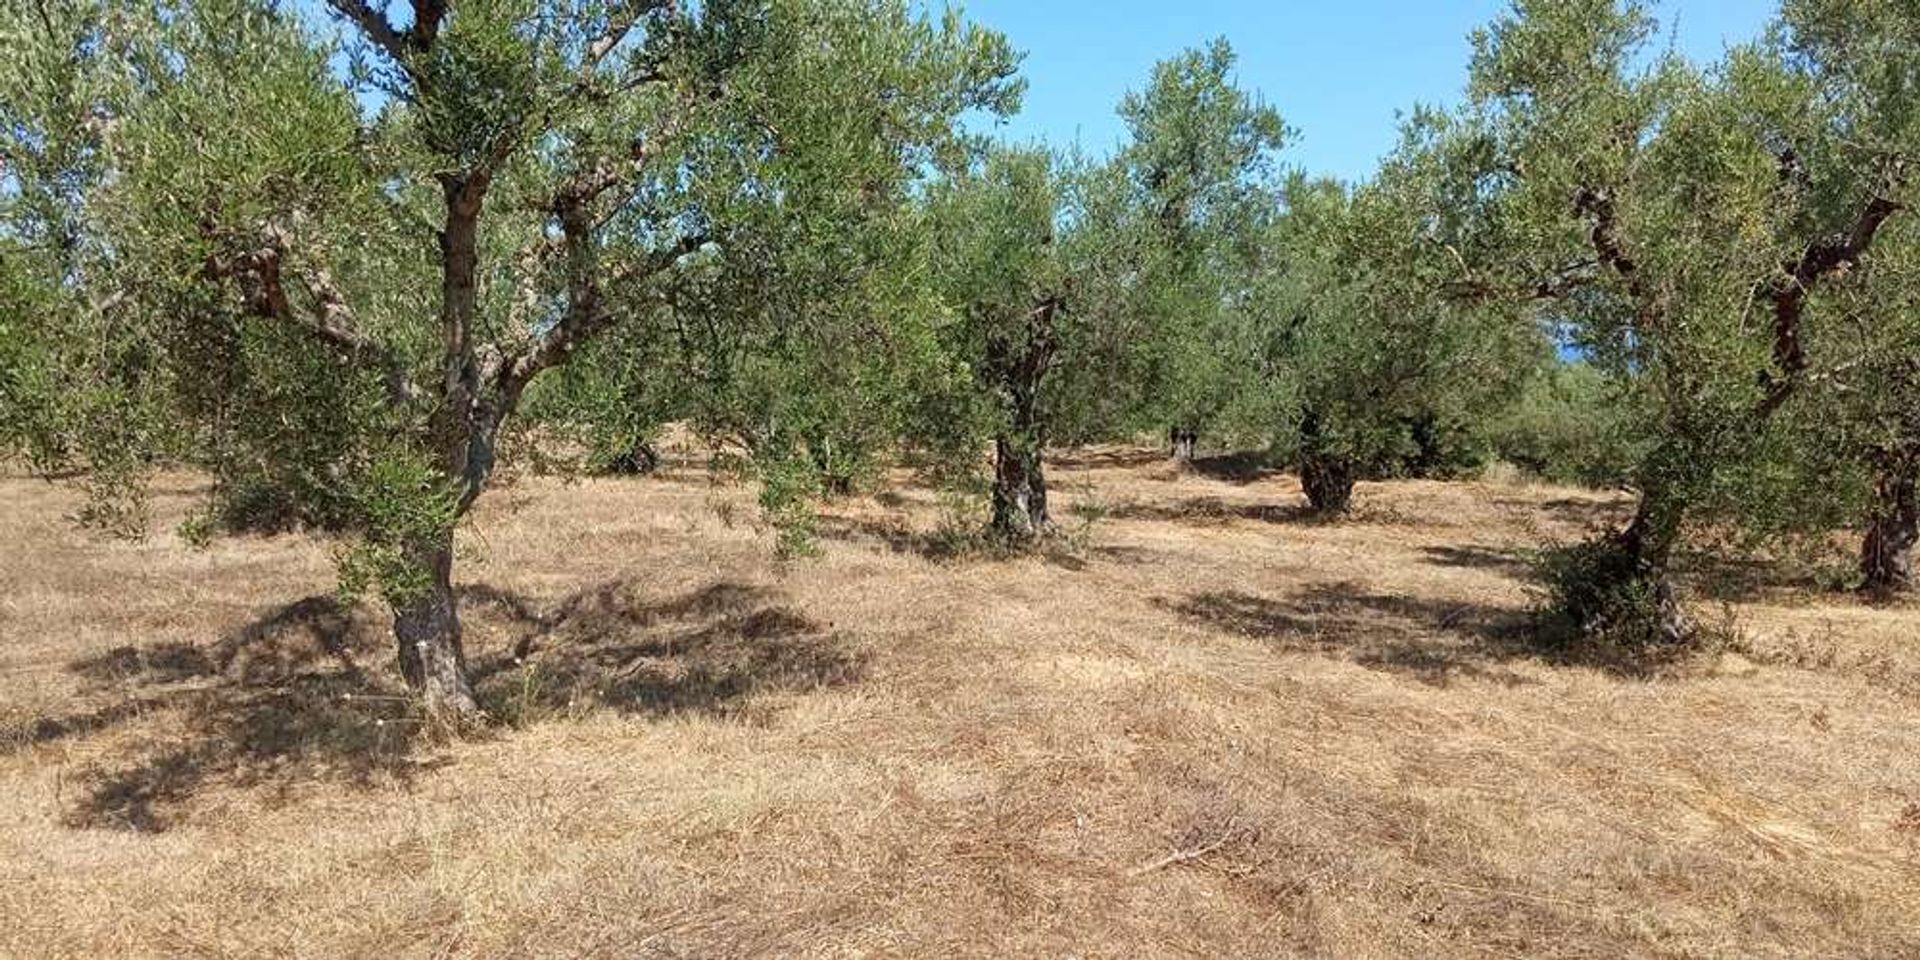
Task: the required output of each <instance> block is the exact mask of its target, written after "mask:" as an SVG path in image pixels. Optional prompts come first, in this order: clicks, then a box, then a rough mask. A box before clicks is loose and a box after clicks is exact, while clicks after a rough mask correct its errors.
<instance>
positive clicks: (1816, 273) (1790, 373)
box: [1760, 196, 1906, 416]
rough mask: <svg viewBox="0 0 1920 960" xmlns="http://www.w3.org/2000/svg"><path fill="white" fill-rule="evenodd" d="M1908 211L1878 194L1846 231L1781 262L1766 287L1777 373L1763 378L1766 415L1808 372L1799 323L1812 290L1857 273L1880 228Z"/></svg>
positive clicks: (1774, 363)
mask: <svg viewBox="0 0 1920 960" xmlns="http://www.w3.org/2000/svg"><path fill="white" fill-rule="evenodd" d="M1904 209H1906V208H1905V207H1904V206H1903V205H1901V204H1900V203H1898V202H1896V201H1893V200H1889V199H1887V198H1886V197H1881V196H1875V197H1874V198H1873V199H1871V200H1868V201H1867V204H1866V206H1864V207H1862V208H1861V210H1860V213H1859V215H1858V216H1856V217H1854V220H1853V224H1852V225H1851V226H1850V227H1848V228H1847V230H1846V231H1845V232H1844V233H1838V234H1834V235H1833V236H1830V237H1827V238H1825V239H1822V240H1818V241H1816V242H1814V243H1811V244H1809V245H1808V246H1807V248H1806V250H1804V251H1802V252H1801V254H1800V257H1799V259H1797V260H1789V261H1787V262H1785V263H1783V264H1781V265H1780V275H1779V276H1776V277H1774V278H1773V279H1771V280H1769V281H1766V282H1765V283H1764V284H1763V286H1764V288H1765V296H1766V297H1767V299H1768V300H1769V301H1771V302H1772V304H1773V369H1772V370H1769V371H1767V372H1766V373H1765V374H1763V375H1762V378H1761V379H1762V382H1763V383H1764V385H1765V386H1766V391H1767V392H1766V397H1765V398H1764V399H1763V400H1762V401H1761V403H1760V413H1761V414H1762V415H1763V416H1764V415H1766V414H1770V413H1772V412H1773V411H1774V410H1775V409H1777V408H1778V407H1779V406H1780V405H1781V404H1782V403H1784V402H1786V399H1787V397H1788V396H1789V395H1791V394H1792V393H1793V391H1794V389H1795V387H1796V386H1797V385H1798V382H1799V380H1800V379H1801V376H1802V375H1803V374H1804V373H1805V372H1806V370H1807V351H1806V345H1805V344H1804V343H1802V341H1801V337H1800V325H1801V320H1802V319H1803V318H1804V317H1805V315H1806V310H1807V298H1808V297H1809V296H1810V295H1811V294H1812V293H1813V289H1814V288H1815V287H1816V286H1818V285H1819V283H1820V281H1821V280H1823V279H1825V278H1826V277H1829V276H1833V275H1835V274H1844V273H1846V272H1847V271H1848V270H1851V269H1853V267H1854V266H1855V265H1857V264H1858V263H1859V262H1860V258H1861V257H1862V256H1864V255H1866V252H1867V249H1868V248H1869V247H1871V246H1872V245H1873V238H1874V237H1875V236H1876V235H1877V234H1878V233H1879V232H1880V227H1881V225H1883V224H1885V223H1886V222H1887V220H1888V219H1890V218H1892V217H1893V215H1894V214H1896V213H1899V212H1900V211H1902V210H1904Z"/></svg>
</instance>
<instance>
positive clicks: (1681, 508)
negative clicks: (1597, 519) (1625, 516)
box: [1562, 487, 1694, 644]
mask: <svg viewBox="0 0 1920 960" xmlns="http://www.w3.org/2000/svg"><path fill="white" fill-rule="evenodd" d="M1685 515H1686V508H1685V505H1684V504H1683V503H1681V502H1680V501H1679V500H1677V499H1676V498H1674V497H1671V496H1669V495H1668V494H1667V493H1666V492H1665V491H1664V490H1663V489H1662V488H1660V487H1649V488H1647V489H1645V490H1643V491H1642V492H1641V494H1640V503H1639V505H1638V506H1637V507H1636V508H1635V509H1634V514H1633V521H1632V522H1631V523H1629V524H1627V526H1626V527H1625V528H1624V529H1622V530H1621V531H1619V532H1618V533H1614V534H1610V535H1608V536H1606V537H1604V538H1603V539H1601V540H1600V541H1598V542H1597V543H1595V544H1592V547H1593V550H1592V552H1591V554H1590V555H1589V557H1588V558H1587V560H1586V563H1585V565H1584V566H1583V567H1582V568H1581V569H1580V570H1579V571H1578V575H1579V576H1580V577H1581V578H1582V579H1583V581H1584V582H1581V583H1577V584H1569V585H1564V587H1563V592H1562V602H1563V603H1564V604H1565V609H1564V611H1563V612H1564V613H1566V614H1567V615H1568V616H1569V617H1570V618H1571V619H1572V620H1573V622H1574V623H1575V624H1577V625H1578V626H1579V627H1580V629H1581V630H1582V631H1583V632H1586V633H1588V634H1594V635H1605V634H1612V633H1615V632H1616V631H1619V630H1622V629H1629V630H1631V631H1633V632H1635V633H1638V634H1640V637H1639V639H1640V640H1642V641H1649V642H1653V643H1661V644H1680V643H1685V642H1686V641H1688V640H1690V639H1691V638H1692V636H1693V632H1694V631H1693V622H1692V620H1691V619H1689V618H1688V616H1687V613H1686V610H1685V608H1684V607H1682V605H1681V603H1680V596H1679V591H1678V590H1676V589H1675V587H1674V583H1673V578H1672V575H1671V573H1670V565H1671V562H1672V559H1673V550H1674V547H1675V546H1676V545H1678V543H1679V540H1680V529H1681V523H1682V521H1683V520H1684V519H1685Z"/></svg>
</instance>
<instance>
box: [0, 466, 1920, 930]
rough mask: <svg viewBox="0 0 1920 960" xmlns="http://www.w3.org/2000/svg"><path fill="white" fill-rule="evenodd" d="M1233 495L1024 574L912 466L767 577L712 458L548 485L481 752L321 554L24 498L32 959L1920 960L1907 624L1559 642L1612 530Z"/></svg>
mask: <svg viewBox="0 0 1920 960" xmlns="http://www.w3.org/2000/svg"><path fill="white" fill-rule="evenodd" d="M1204 466H1206V465H1203V467H1204ZM1215 466H1217V467H1218V469H1204V470H1202V471H1201V472H1197V473H1189V474H1183V473H1179V472H1176V471H1174V470H1173V469H1171V468H1170V467H1168V466H1167V465H1165V464H1164V463H1162V462H1161V461H1160V460H1159V459H1158V457H1156V456H1154V455H1153V454H1151V453H1148V452H1144V451H1132V450H1124V449H1097V450H1086V451H1076V452H1071V453H1063V454H1061V455H1059V456H1057V457H1056V458H1055V459H1054V463H1053V473H1054V479H1055V482H1056V483H1057V484H1058V485H1059V487H1060V489H1061V492H1060V494H1059V495H1058V496H1059V499H1060V500H1061V501H1062V502H1063V503H1064V504H1066V505H1069V506H1070V507H1071V508H1072V509H1071V510H1063V511H1061V512H1062V513H1063V515H1065V516H1066V517H1067V518H1068V519H1067V526H1068V528H1069V536H1068V538H1067V542H1066V543H1065V544H1063V545H1062V546H1060V547H1059V548H1057V549H1054V550H1051V551H1049V552H1048V553H1046V554H1044V555H1040V556H1033V557H1028V558H1023V559H1013V560H1007V559H994V558H990V557H983V556H977V555H970V554H963V555H960V556H950V555H947V553H946V545H947V544H946V540H945V539H943V537H942V536H941V527H942V524H944V523H950V522H951V520H952V517H951V513H950V509H949V508H948V507H947V506H944V505H943V504H942V502H941V501H940V500H939V498H937V497H935V496H934V495H933V494H932V493H930V492H928V491H925V490H922V489H918V488H915V487H913V486H911V485H910V484H907V483H905V482H904V481H902V482H901V483H898V484H896V485H895V486H894V487H893V488H892V489H891V490H889V491H887V492H883V493H881V494H879V495H878V496H876V497H872V498H866V499H861V500H858V501H854V502H849V503H843V504H840V505H837V506H835V507H833V508H831V509H830V510H829V512H828V515H827V516H826V517H825V518H824V519H823V521H822V525H821V541H820V542H821V548H822V549H821V555H820V556H818V557H815V558H811V559H804V560H798V561H793V562H788V563H781V562H778V561H776V560H775V558H774V556H773V550H772V546H773V542H774V539H773V536H772V534H771V533H770V532H769V531H767V530H764V529H761V528H759V527H758V526H757V525H756V524H755V523H754V520H753V516H754V514H753V510H752V506H751V496H750V493H749V492H748V491H745V490H742V489H740V488H738V487H734V486H729V485H726V484H720V483H715V482H714V481H712V480H711V479H710V478H709V477H707V476H706V475H704V474H703V473H701V472H700V471H698V470H696V469H693V468H691V467H689V466H681V467H678V468H675V469H672V470H669V471H667V472H666V473H665V474H664V475H662V476H659V477H655V478H650V479H633V480H587V481H582V482H572V483H569V482H564V481H561V480H559V479H551V478H541V477H531V476H529V477H522V478H519V479H517V480H515V481H514V482H513V483H511V484H510V485H508V486H506V487H505V488H503V489H499V490H496V491H494V492H493V493H490V494H489V495H488V497H487V498H486V499H485V500H484V501H483V502H482V508H481V509H480V510H479V513H478V516H477V517H476V518H475V519H474V521H473V522H472V524H471V525H470V528H469V529H467V530H464V531H463V533H462V549H461V560H460V564H459V567H458V570H457V571H456V576H457V578H458V579H459V581H460V583H461V584H462V588H463V590H462V596H463V604H464V610H465V612H466V615H467V617H468V641H469V645H470V650H471V654H472V657H473V660H474V664H475V669H476V672H477V673H479V674H480V675H481V676H482V677H483V679H482V680H481V681H480V684H481V689H482V693H483V697H484V698H485V700H486V702H487V704H488V706H489V709H490V710H491V711H492V713H493V714H494V715H495V717H496V718H497V722H496V724H495V725H494V726H493V728H492V729H491V730H490V731H488V732H485V733H483V734H481V735H477V736H471V737H468V738H464V739H454V740H447V739H444V738H437V737H433V736H426V735H422V734H421V732H420V729H419V726H420V725H419V724H418V722H417V721H416V720H415V718H414V717H413V716H412V714H411V710H410V707H409V706H408V704H407V702H406V700H405V698H404V697H401V696H400V692H401V691H399V690H397V689H396V688H395V686H394V683H393V681H392V679H391V678H392V676H393V668H392V662H393V657H392V654H391V652H390V650H389V648H388V640H387V633H386V629H387V625H386V621H385V618H384V617H382V616H381V615H380V614H379V612H378V611H377V610H375V609H372V608H369V607H345V606H342V605H341V604H340V603H339V602H338V601H337V600H335V599H334V598H333V593H332V591H333V578H332V572H331V571H332V567H331V561H330V556H331V552H332V549H333V547H332V546H331V545H330V544H329V543H328V542H327V541H325V540H323V539H318V538H311V537H306V536H281V537H273V538H242V539H230V540H222V541H217V542H215V543H214V544H212V545H211V546H209V547H207V548H206V549H203V550H195V549H193V548H191V547H189V546H187V545H185V544H184V543H182V542H181V541H180V540H179V538H178V537H177V535H176V534H175V533H173V532H172V530H173V527H174V525H175V524H176V523H177V522H178V520H179V518H180V517H181V516H183V515H184V514H185V512H186V511H187V510H188V509H190V508H191V506H192V505H193V502H194V500H193V496H194V494H195V492H196V490H197V489H198V481H196V480H195V479H194V478H192V477H186V476H170V477H166V478H163V482H162V483H161V484H160V486H159V488H158V494H157V497H156V500H155V517H154V530H155V533H154V535H153V536H152V537H150V538H149V539H148V540H146V541H145V542H141V543H125V542H113V541H108V540H103V539H99V538H97V537H94V536H92V535H89V534H86V533H84V532H81V531H79V530H77V529H75V528H74V527H73V526H72V524H71V523H69V522H68V521H67V520H65V519H63V514H66V513H70V512H71V511H72V510H73V509H74V508H75V507H76V506H77V503H78V501H77V498H76V497H75V495H74V494H73V493H72V492H71V491H70V490H69V489H68V488H66V487H63V486H59V485H49V484H46V483H43V482H40V481H34V480H28V479H24V478H12V479H0V558H4V559H0V955H4V956H19V957H57V956H74V957H82V956H84V957H99V956H121V957H125V956H159V955H166V956H242V955H300V956H316V957H321V956H324V957H336V956H378V957H429V956H434V957H439V956H566V957H662V958H665V957H746V956H800V957H827V956H832V957H848V956H940V957H946V956H1053V957H1067V956H1078V957H1151V956H1207V957H1212V956H1262V957H1265V956H1294V955H1297V956H1328V957H1374V956H1381V957H1394V956H1408V957H1413V956H1419V957H1430V956H1447V957H1456V956H1459V957H1473V956H1500V957H1509V956H1582V957H1587V956H1592V957H1617V956H1673V957H1710V956H1742V957H1768V956H1773V957H1805V956H1829V957H1837V956H1862V957H1867V956H1874V957H1894V956H1915V955H1920V750H1916V749H1915V748H1914V745H1915V744H1916V743H1920V642H1916V641H1920V637H1917V636H1916V634H1920V630H1917V629H1916V628H1920V608H1916V607H1914V606H1907V607H1904V608H1902V607H1891V608H1889V607H1872V606H1868V605H1865V604H1863V603H1861V602H1859V601H1856V600H1855V599H1853V598H1851V597H1848V596H1845V595H1839V594H1831V593H1819V592H1817V591H1813V590H1810V589H1808V588H1807V587H1805V585H1803V584H1801V583H1799V582H1797V581H1795V580H1793V579H1792V578H1791V577H1787V576H1785V575H1775V574H1774V573H1773V572H1771V571H1769V570H1768V569H1766V568H1728V569H1731V570H1732V572H1731V573H1729V572H1728V569H1720V570H1719V571H1718V573H1717V574H1716V575H1714V576H1707V575H1706V573H1707V572H1713V571H1711V570H1708V568H1706V567H1702V570H1703V571H1705V572H1703V573H1701V574H1700V575H1698V576H1696V577H1695V579H1694V594H1693V601H1694V603H1695V604H1696V606H1697V607H1699V608H1701V609H1705V610H1707V611H1709V614H1710V616H1711V617H1712V618H1714V619H1715V620H1716V621H1719V622H1722V623H1723V625H1730V627H1731V631H1732V639H1731V640H1729V641H1727V645H1726V647H1725V648H1724V649H1718V650H1714V651H1710V652H1707V653H1704V654H1700V655H1696V656H1693V657H1690V658H1687V659H1685V660H1683V661H1680V662H1678V663H1673V664H1667V665H1664V666H1661V667H1658V668H1657V669H1650V670H1649V669H1644V668H1640V667H1635V666H1632V665H1627V664H1622V663H1618V662H1612V661H1609V660H1607V659H1605V658H1597V657H1592V656H1586V655H1567V654H1561V655H1548V654H1543V653H1542V652H1540V650H1539V648H1538V647H1537V646H1534V645H1532V644H1530V642H1529V636H1530V624H1529V620H1528V614H1527V609H1528V606H1529V603H1530V600H1531V598H1530V594H1529V591H1528V587H1527V573H1526V565H1525V559H1526V556H1527V553H1528V551H1529V550H1531V549H1533V548H1535V547H1537V546H1539V545H1541V544H1543V543H1547V542H1551V541H1555V540H1565V539H1569V538H1572V537H1575V536H1578V535H1579V534H1580V533H1581V532H1582V531H1583V530H1585V529H1587V527H1588V526H1589V525H1590V524H1593V523H1598V522H1604V521H1605V520H1606V519H1608V518H1609V517H1612V516H1616V515H1617V512H1618V510H1619V508H1620V506H1621V503H1620V501H1619V499H1618V498H1616V497H1609V496H1604V495H1600V494H1595V493H1590V492H1582V491H1575V490H1567V489H1556V488H1548V487H1535V486H1527V485H1524V484H1517V483H1511V482H1472V483H1445V484H1442V483H1431V482H1404V483H1389V484H1367V485H1363V486H1362V487H1361V489H1360V491H1359V495H1358V500H1357V502H1358V504H1359V509H1358V513H1357V515H1356V516H1355V517H1354V518H1353V519H1352V520H1350V521H1348V522H1344V523H1339V524H1323V523H1316V522H1312V521H1311V520H1310V519H1309V518H1308V517H1307V516H1305V514H1304V512H1303V510H1302V508H1301V502H1302V501H1301V496H1300V493H1299V486H1298V484H1297V482H1296V481H1295V480H1294V479H1292V478H1291V477H1288V476H1284V475H1266V474H1259V473H1252V472H1247V471H1237V470H1235V469H1234V467H1235V465H1234V464H1232V463H1231V462H1228V461H1222V462H1220V463H1219V464H1216V465H1215ZM1087 518H1092V520H1091V523H1086V522H1085V521H1086V519H1087Z"/></svg>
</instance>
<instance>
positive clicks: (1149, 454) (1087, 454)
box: [1047, 447, 1172, 472]
mask: <svg viewBox="0 0 1920 960" xmlns="http://www.w3.org/2000/svg"><path fill="white" fill-rule="evenodd" d="M1171 460H1172V458H1171V457H1169V456H1168V455H1167V453H1166V452H1165V451H1163V450H1150V449H1145V448H1139V447H1126V448H1113V449H1105V448H1079V449H1073V450H1063V451H1058V452H1055V453H1050V454H1048V455H1047V468H1048V469H1049V470H1059V471H1062V472H1069V471H1079V470H1137V469H1140V468H1141V467H1151V466H1154V465H1155V464H1161V463H1168V462H1171Z"/></svg>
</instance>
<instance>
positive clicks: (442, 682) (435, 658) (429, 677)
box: [393, 539, 480, 717]
mask: <svg viewBox="0 0 1920 960" xmlns="http://www.w3.org/2000/svg"><path fill="white" fill-rule="evenodd" d="M407 553H408V555H409V559H411V560H412V561H413V562H414V563H415V564H416V565H417V566H418V567H419V568H420V569H421V570H422V571H423V572H425V573H427V574H428V583H427V585H426V587H425V588H424V589H423V590H421V591H420V592H419V593H417V594H415V595H413V596H411V597H409V598H407V599H406V600H404V601H400V602H395V603H394V604H393V633H394V639H395V641H397V642H398V644H399V648H400V649H399V653H400V673H401V675H402V676H404V677H405V678H406V680H407V685H408V686H410V687H412V688H413V689H414V691H415V692H417V693H418V694H419V695H420V698H421V700H422V701H424V702H425V704H426V707H427V712H428V713H429V714H434V715H439V716H455V717H466V716H471V715H474V714H476V713H478V712H479V709H480V708H479V704H478V703H477V702H476V701H475V700H474V696H473V687H472V685H471V684H470V683H469V682H468V680H467V657H466V651H465V650H464V649H463V648H462V647H461V643H460V612H459V608H458V604H457V601H456V599H455V597H454V593H453V544H452V541H451V539H438V540H434V541H432V542H426V543H420V544H415V545H413V546H412V547H410V548H409V549H408V551H407Z"/></svg>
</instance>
